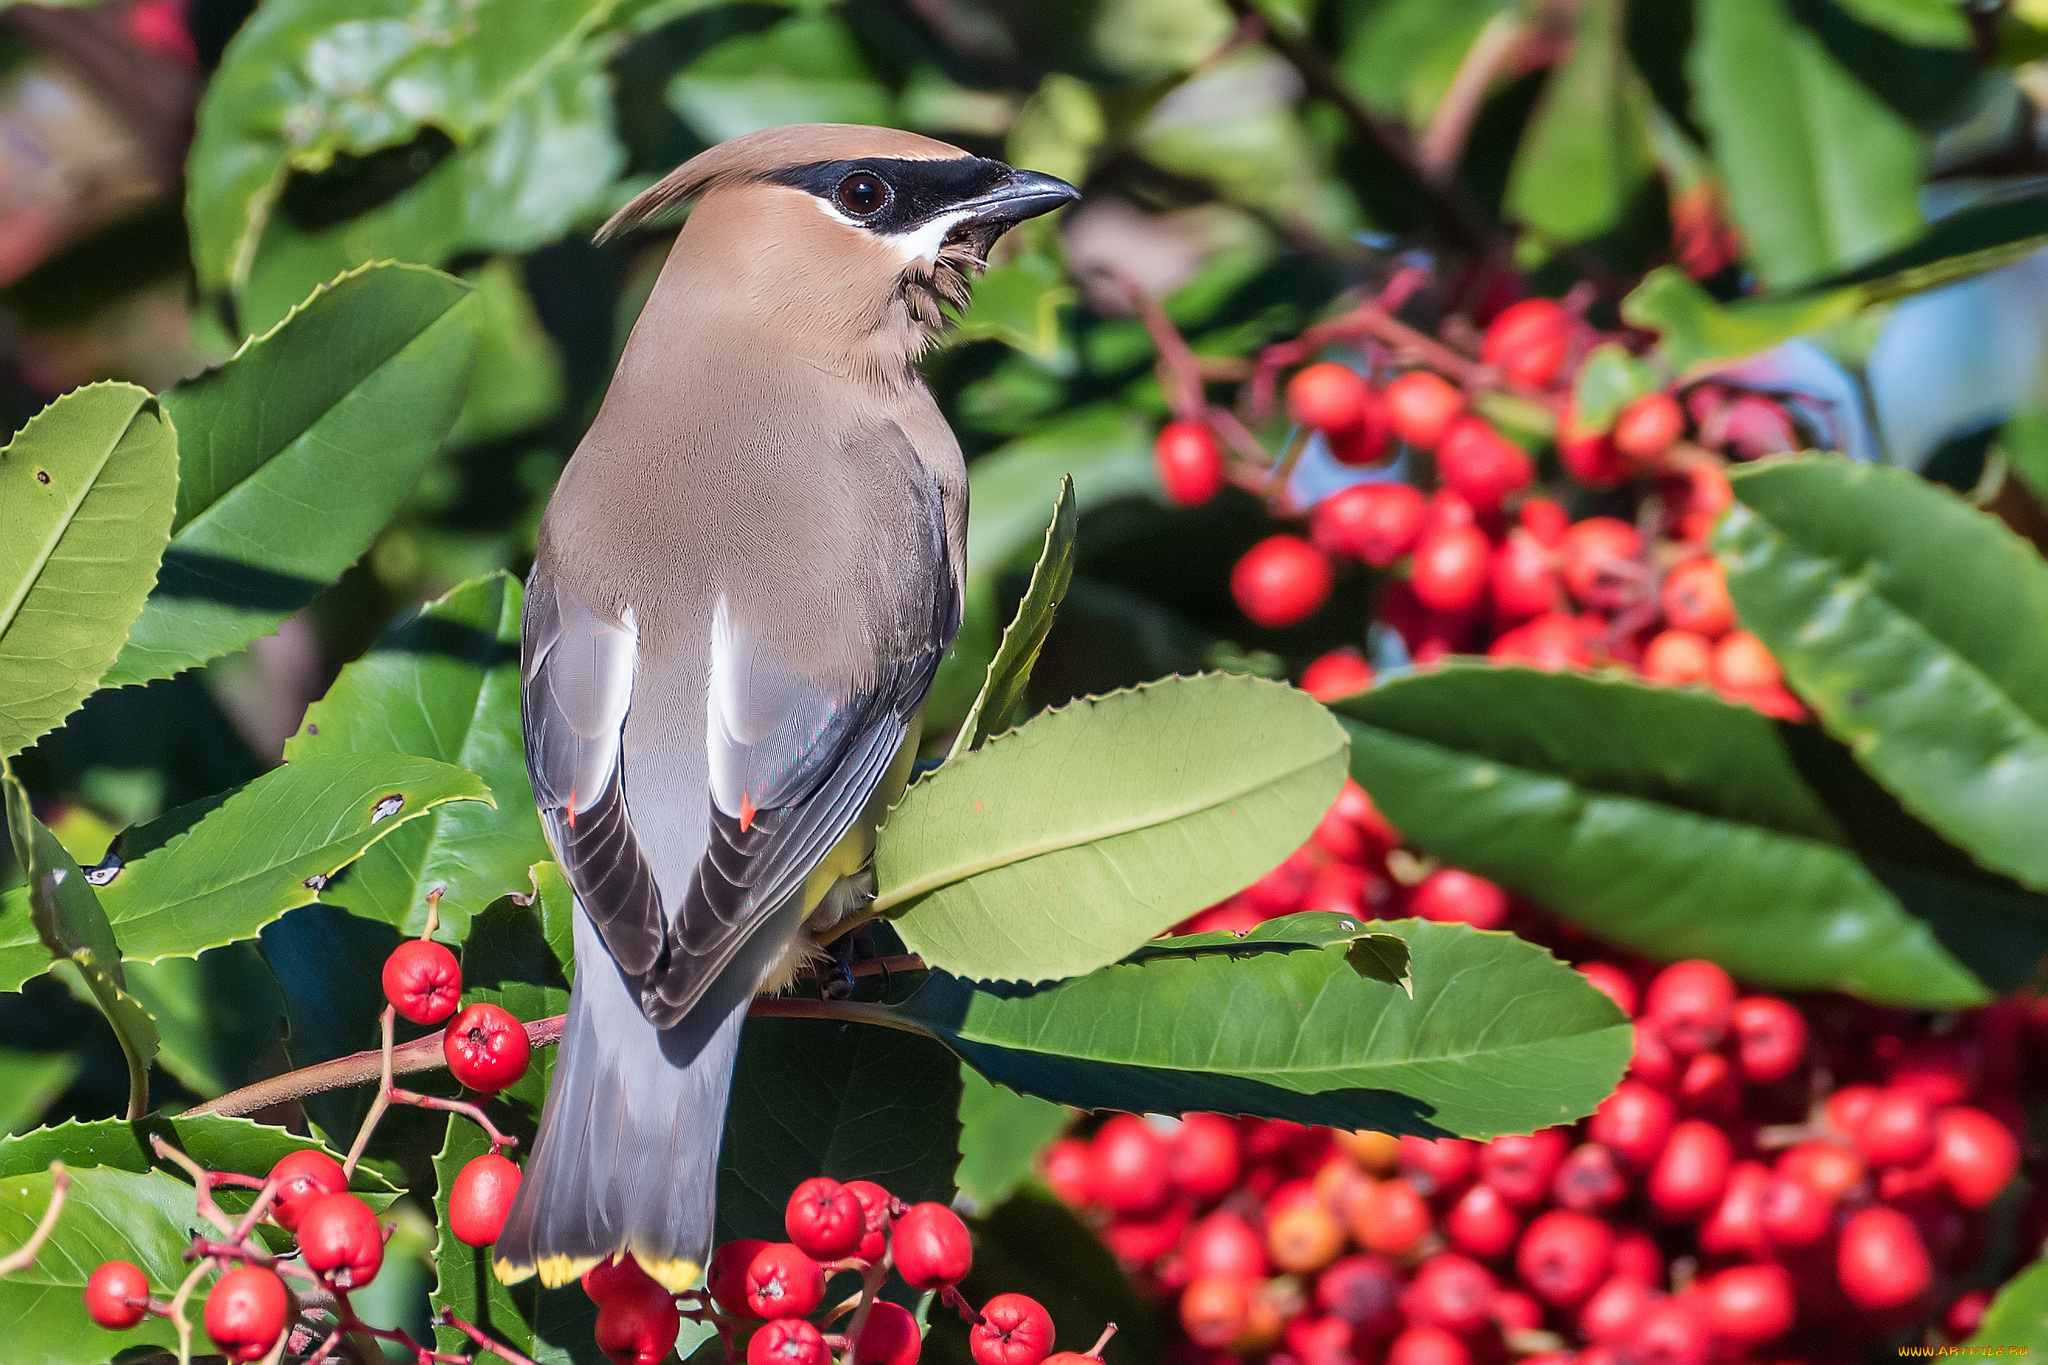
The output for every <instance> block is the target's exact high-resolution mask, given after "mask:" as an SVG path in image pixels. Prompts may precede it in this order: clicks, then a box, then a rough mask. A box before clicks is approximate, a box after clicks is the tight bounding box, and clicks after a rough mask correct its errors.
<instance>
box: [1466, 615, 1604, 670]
mask: <svg viewBox="0 0 2048 1365" xmlns="http://www.w3.org/2000/svg"><path fill="white" fill-rule="evenodd" d="M1589 626H1597V623H1590V622H1587V621H1584V620H1581V619H1580V618H1578V617H1576V616H1567V615H1566V614H1565V613H1563V612H1557V611H1549V612H1545V613H1544V614H1543V615H1541V616H1538V617H1536V618H1534V619H1533V620H1529V621H1524V622H1523V623H1522V624H1521V625H1519V626H1516V627H1515V628H1514V629H1513V630H1510V631H1507V632H1506V633H1505V634H1503V635H1501V636H1500V637H1499V638H1498V639H1496V640H1495V641H1494V642H1493V644H1492V645H1491V646H1490V647H1489V648H1488V649H1487V651H1486V657H1487V658H1489V659H1491V660H1493V661H1494V662H1495V663H1498V664H1526V665H1527V666H1529V667H1530V668H1540V669H1543V670H1545V671H1546V672H1553V673H1554V672H1556V671H1558V670H1559V669H1564V668H1585V667H1587V666H1589V665H1590V664H1591V663H1592V662H1593V653H1592V649H1591V637H1590V634H1589Z"/></svg>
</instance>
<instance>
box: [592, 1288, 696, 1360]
mask: <svg viewBox="0 0 2048 1365" xmlns="http://www.w3.org/2000/svg"><path fill="white" fill-rule="evenodd" d="M682 1325H683V1320H682V1315H681V1314H680V1313H678V1312H677V1311H676V1301H675V1299H674V1298H673V1297H672V1296H671V1295H670V1294H669V1292H668V1291H667V1290H666V1289H663V1288H662V1287H661V1286H660V1285H658V1284H656V1283H655V1282H654V1281H653V1280H649V1281H648V1282H647V1283H646V1284H644V1285H640V1286H637V1287H634V1288H629V1289H622V1290H620V1291H619V1292H617V1293H615V1294H613V1295H611V1296H610V1297H609V1298H607V1299H606V1300H605V1301H604V1302H603V1303H601V1304H599V1305H598V1309H597V1325H596V1329H595V1332H594V1335H595V1336H596V1338H597V1349H598V1350H600V1351H602V1352H604V1355H605V1359H607V1360H609V1361H611V1362H612V1365H657V1362H658V1361H660V1360H661V1359H662V1357H664V1356H666V1355H667V1354H668V1353H669V1352H670V1351H672V1350H674V1349H675V1344H676V1335H677V1333H679V1332H680V1331H681V1330H682Z"/></svg>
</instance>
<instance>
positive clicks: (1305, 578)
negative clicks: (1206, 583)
mask: <svg viewBox="0 0 2048 1365" xmlns="http://www.w3.org/2000/svg"><path fill="white" fill-rule="evenodd" d="M1334 581H1335V579H1334V576H1333V575H1332V574H1331V572H1330V561H1329V560H1327V559H1325V558H1324V557H1323V554H1322V551H1320V550H1318V549H1316V547H1315V546H1313V545H1311V544H1309V543H1308V542H1307V541H1305V540H1303V539H1302V538H1301V537H1300V536H1290V535H1284V534H1283V535H1277V536H1267V537H1266V538H1265V539H1264V540H1262V541H1260V542H1259V543H1258V544H1256V545H1254V546H1252V547H1251V549H1249V550H1246V551H1245V552H1244V554H1243V556H1242V557H1240V558H1239V559H1238V561H1237V564H1236V566H1235V567H1233V568H1232V569H1231V571H1230V593H1231V596H1233V597H1235V598H1236V599H1237V605H1238V609H1239V610H1241V611H1242V612H1244V614H1245V615H1246V616H1249V617H1250V618H1251V619H1252V620H1253V622H1255V623H1256V624H1258V625H1261V626H1265V627H1267V628H1268V629H1279V628H1281V627H1283V626H1292V625H1299V624H1300V623H1301V622H1303V621H1306V620H1307V619H1308V618H1309V617H1311V616H1313V615H1315V614H1316V612H1317V611H1318V610H1320V609H1321V607H1322V605H1323V603H1324V602H1326V601H1328V600H1329V597H1330V587H1331V584H1332V583H1333V582H1334Z"/></svg>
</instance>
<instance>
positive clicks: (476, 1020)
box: [441, 1003, 533, 1095]
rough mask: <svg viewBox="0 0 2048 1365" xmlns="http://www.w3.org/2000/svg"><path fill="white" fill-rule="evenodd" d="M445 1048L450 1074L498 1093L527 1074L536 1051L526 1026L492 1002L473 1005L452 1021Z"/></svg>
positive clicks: (472, 1086) (443, 1042) (443, 1040)
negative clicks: (528, 1063) (529, 1061)
mask: <svg viewBox="0 0 2048 1365" xmlns="http://www.w3.org/2000/svg"><path fill="white" fill-rule="evenodd" d="M441 1051H442V1053H443V1055H445V1056H446V1057H447V1059H448V1071H449V1074H451V1075H452V1076H454V1077H455V1079H456V1080H457V1081H459V1082H461V1083H462V1084H463V1085H466V1086H468V1087H469V1088H470V1089H471V1090H477V1091H481V1092H483V1093H484V1094H486V1095H492V1094H496V1093H497V1092H498V1091H500V1090H503V1089H504V1088H505V1087H506V1086H508V1085H510V1084H512V1083H513V1082H514V1081H516V1080H518V1079H519V1078H520V1077H521V1076H524V1075H525V1074H526V1063H527V1061H528V1059H529V1058H530V1057H531V1056H532V1054H533V1048H532V1045H531V1044H529V1043H528V1042H527V1040H526V1026H525V1025H524V1024H521V1023H520V1022H519V1021H518V1020H517V1019H514V1018H513V1017H512V1016H511V1015H510V1014H508V1013H507V1012H506V1011H504V1010H503V1009H500V1008H499V1007H498V1006H496V1005H493V1004H489V1003H479V1004H475V1005H471V1006H470V1007H469V1008H468V1009H466V1010H464V1011H463V1012H462V1013H460V1014H458V1015H456V1016H455V1017H454V1018H453V1019H451V1020H449V1021H448V1031H447V1032H446V1033H445V1034H443V1035H442V1038H441Z"/></svg>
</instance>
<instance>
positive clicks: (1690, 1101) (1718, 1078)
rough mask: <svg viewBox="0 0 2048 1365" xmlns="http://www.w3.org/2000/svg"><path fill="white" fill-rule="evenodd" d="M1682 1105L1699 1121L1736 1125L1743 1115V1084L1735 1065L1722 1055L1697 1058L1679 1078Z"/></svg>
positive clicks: (1710, 1054) (1680, 1105) (1682, 1107)
mask: <svg viewBox="0 0 2048 1365" xmlns="http://www.w3.org/2000/svg"><path fill="white" fill-rule="evenodd" d="M1678 1105H1679V1108H1681V1109H1683V1110H1684V1111H1685V1112H1686V1113H1688V1114H1692V1115H1695V1116H1696V1117H1699V1118H1703V1119H1712V1120H1714V1122H1716V1123H1733V1122H1734V1121H1735V1119H1736V1117H1737V1116H1738V1115H1740V1114H1741V1113H1742V1082H1741V1081H1740V1080H1739V1079H1737V1077H1736V1075H1735V1068H1734V1066H1732V1065H1731V1064H1730V1063H1729V1061H1728V1059H1727V1058H1726V1057H1723V1056H1722V1055H1721V1054H1720V1053H1718V1052H1702V1053H1699V1054H1697V1055H1695V1056H1694V1057H1693V1059H1692V1060H1691V1061H1689V1062H1687V1063H1686V1064H1685V1071H1684V1073H1683V1074H1682V1075H1681V1076H1680V1077H1679V1078H1678Z"/></svg>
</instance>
